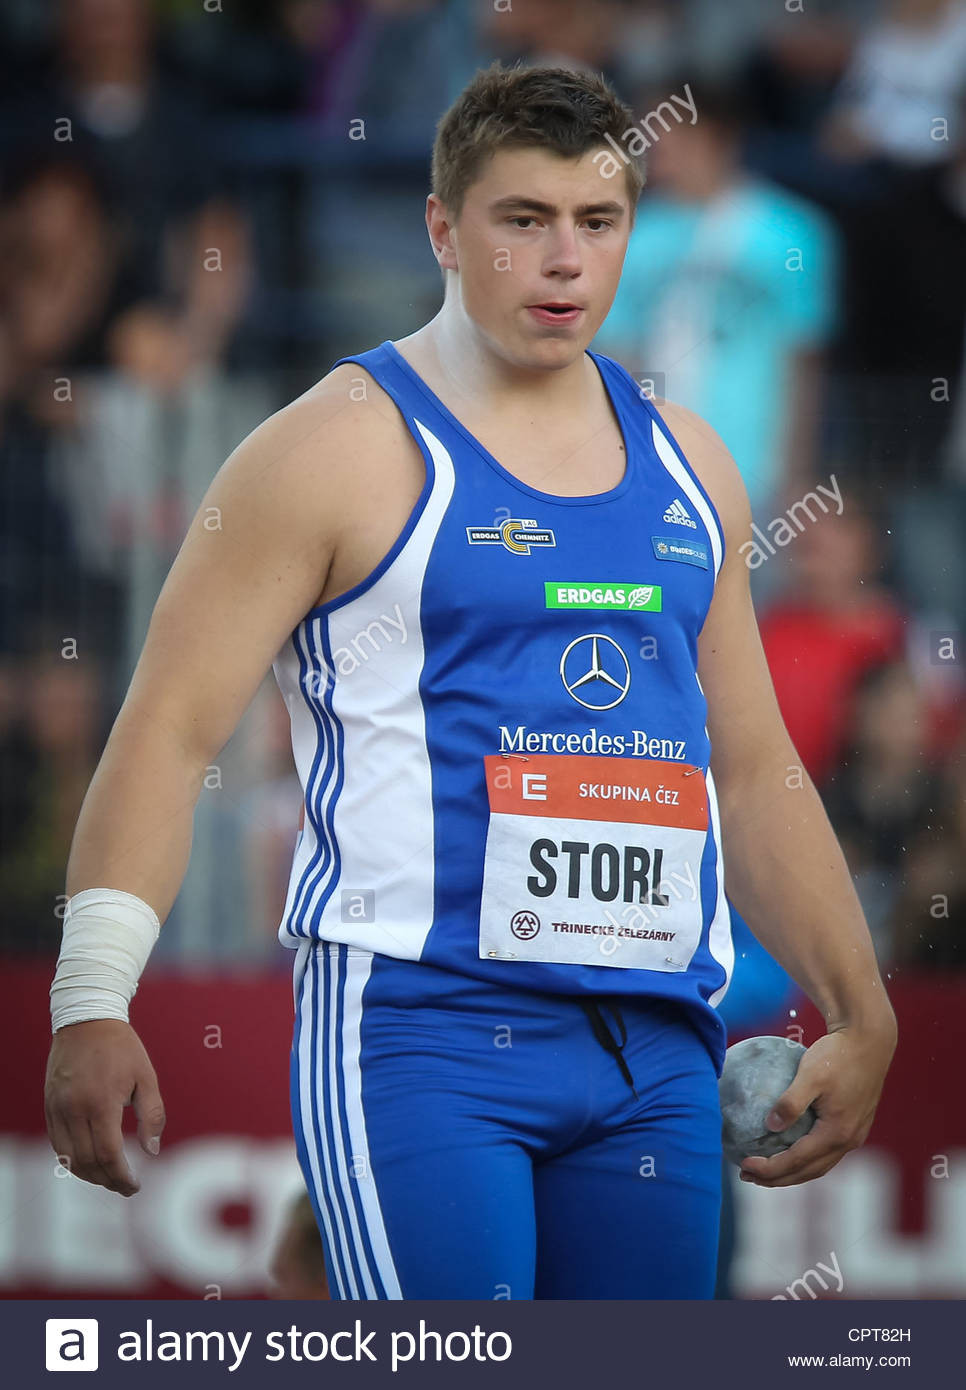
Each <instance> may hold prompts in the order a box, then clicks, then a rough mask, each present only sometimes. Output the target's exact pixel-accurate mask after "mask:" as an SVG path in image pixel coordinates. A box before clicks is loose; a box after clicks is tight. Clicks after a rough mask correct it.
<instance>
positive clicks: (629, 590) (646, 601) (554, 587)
mask: <svg viewBox="0 0 966 1390" xmlns="http://www.w3.org/2000/svg"><path fill="white" fill-rule="evenodd" d="M543 588H544V595H545V600H546V606H547V608H605V609H607V610H608V612H612V613H620V612H622V611H623V612H625V613H630V612H638V613H643V612H650V613H660V611H661V586H660V584H616V583H606V582H599V583H588V582H586V581H583V582H581V581H579V580H572V581H568V582H566V583H564V582H563V581H561V580H559V579H555V580H552V581H546V582H545V583H544V586H543Z"/></svg>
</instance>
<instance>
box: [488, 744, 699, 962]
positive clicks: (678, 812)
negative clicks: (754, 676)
mask: <svg viewBox="0 0 966 1390" xmlns="http://www.w3.org/2000/svg"><path fill="white" fill-rule="evenodd" d="M483 761H484V764H485V768H486V787H487V794H488V797H489V803H490V819H489V825H488V828H487V836H486V857H485V862H484V869H483V896H482V902H481V907H480V951H479V953H480V956H481V957H487V958H490V959H498V960H533V961H552V962H559V963H560V964H566V965H610V966H621V967H634V968H636V969H643V970H664V971H672V972H677V971H682V970H687V968H688V965H689V963H690V961H691V957H692V956H693V955H694V953H695V951H696V950H697V947H698V942H699V941H700V938H701V926H702V911H701V888H700V885H701V860H702V857H703V855H704V847H705V841H706V838H707V830H708V801H707V791H706V788H705V781H704V777H703V775H702V772H701V769H700V768H696V767H693V766H689V765H688V764H686V763H676V762H658V761H652V760H650V759H642V758H613V757H590V756H583V755H576V754H575V755H570V754H535V755H532V756H530V755H528V756H527V757H519V756H514V755H511V756H509V757H504V756H503V755H501V754H493V755H491V756H489V757H486V758H484V760H483Z"/></svg>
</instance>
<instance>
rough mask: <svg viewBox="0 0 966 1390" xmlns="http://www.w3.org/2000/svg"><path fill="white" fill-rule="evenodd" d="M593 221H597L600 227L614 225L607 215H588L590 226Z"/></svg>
mask: <svg viewBox="0 0 966 1390" xmlns="http://www.w3.org/2000/svg"><path fill="white" fill-rule="evenodd" d="M591 222H596V223H597V224H598V226H600V227H613V225H614V224H613V222H611V221H610V219H609V218H607V217H588V218H587V225H588V226H590V224H591Z"/></svg>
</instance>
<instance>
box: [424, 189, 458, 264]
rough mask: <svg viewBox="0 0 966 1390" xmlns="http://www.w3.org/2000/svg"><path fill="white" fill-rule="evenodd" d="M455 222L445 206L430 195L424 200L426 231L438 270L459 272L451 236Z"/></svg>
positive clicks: (432, 194)
mask: <svg viewBox="0 0 966 1390" xmlns="http://www.w3.org/2000/svg"><path fill="white" fill-rule="evenodd" d="M455 221H456V219H455V218H451V217H450V214H449V210H448V209H447V207H446V205H445V204H444V203H442V202H441V201H440V200H439V198H438V197H437V196H436V194H435V193H430V194H429V195H428V196H427V198H426V230H427V231H428V232H429V240H430V244H431V245H432V248H433V255H434V256H435V257H436V260H437V261H438V262H439V268H440V270H459V262H458V261H457V259H456V248H455V246H454V245H453V236H452V233H453V226H454V224H455Z"/></svg>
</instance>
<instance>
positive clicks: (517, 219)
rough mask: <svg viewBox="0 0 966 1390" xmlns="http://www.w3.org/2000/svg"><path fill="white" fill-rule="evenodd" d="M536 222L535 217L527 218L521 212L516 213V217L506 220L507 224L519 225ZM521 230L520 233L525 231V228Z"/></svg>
mask: <svg viewBox="0 0 966 1390" xmlns="http://www.w3.org/2000/svg"><path fill="white" fill-rule="evenodd" d="M536 220H537V219H536V218H535V217H530V216H528V215H527V214H526V213H523V212H521V213H518V214H517V215H516V216H514V217H509V218H507V221H508V222H516V223H520V222H535V221H536ZM521 230H522V231H526V228H525V227H524V228H521Z"/></svg>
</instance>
